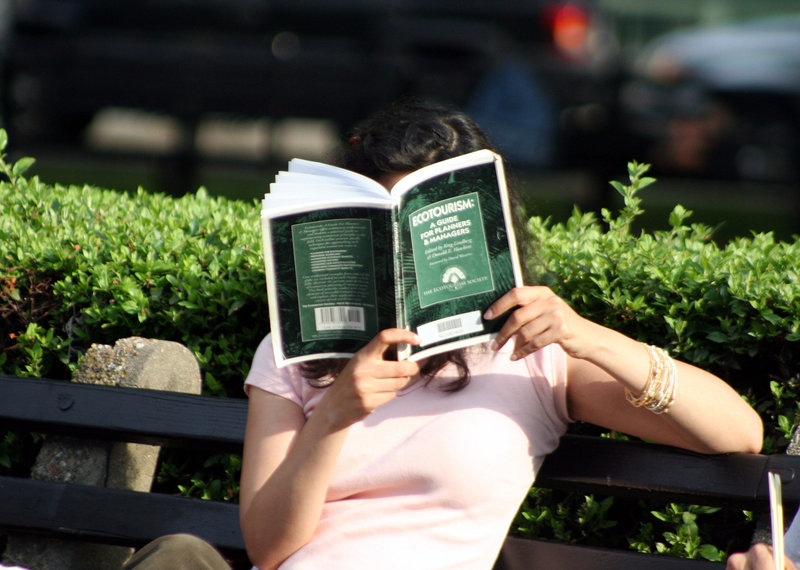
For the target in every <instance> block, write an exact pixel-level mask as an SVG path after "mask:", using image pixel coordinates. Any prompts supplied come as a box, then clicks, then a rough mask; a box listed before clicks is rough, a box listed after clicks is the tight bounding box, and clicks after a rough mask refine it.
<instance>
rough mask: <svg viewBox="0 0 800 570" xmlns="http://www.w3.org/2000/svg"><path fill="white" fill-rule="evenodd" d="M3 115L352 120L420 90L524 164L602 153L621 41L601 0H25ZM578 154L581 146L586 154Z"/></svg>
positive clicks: (21, 135)
mask: <svg viewBox="0 0 800 570" xmlns="http://www.w3.org/2000/svg"><path fill="white" fill-rule="evenodd" d="M13 6H14V9H13V11H12V12H13V14H12V21H11V26H10V32H9V37H8V41H7V44H6V46H5V49H4V52H3V61H2V65H3V82H2V97H3V109H4V110H3V115H4V122H5V124H6V126H7V128H8V129H9V130H10V131H11V141H12V143H16V144H18V145H26V144H33V143H36V142H38V143H41V142H43V141H44V142H50V143H53V144H55V143H59V144H63V143H64V142H70V141H75V140H76V137H77V136H78V135H79V134H80V132H81V130H82V129H83V128H84V127H85V126H86V125H87V124H88V122H89V121H90V120H91V119H92V117H93V116H95V114H96V113H97V112H98V111H99V110H101V109H103V108H107V107H121V108H136V109H146V110H151V111H155V112H160V113H166V114H169V115H171V116H175V117H178V118H179V119H180V120H182V121H184V122H185V123H186V124H188V125H192V124H196V122H197V121H198V120H200V119H201V118H202V117H203V116H204V115H207V114H209V113H226V114H231V115H235V116H242V117H272V118H281V117H309V118H325V119H331V120H332V121H334V122H335V123H336V124H337V125H338V126H339V127H340V128H341V129H346V128H347V127H348V126H350V125H351V124H352V123H353V122H354V121H355V120H357V119H359V118H361V117H363V116H364V114H365V113H366V112H368V111H369V110H371V109H374V108H376V107H378V106H380V105H382V104H384V103H386V102H388V101H392V100H396V99H398V98H401V97H405V96H418V97H424V98H428V99H435V100H440V101H443V102H447V103H453V104H456V105H458V106H460V107H462V108H466V109H468V110H469V111H471V112H472V113H473V114H474V115H475V116H476V117H477V118H478V119H479V121H481V122H482V123H483V124H485V125H486V127H487V129H488V130H489V131H490V132H491V134H493V135H494V138H495V139H496V140H497V142H498V146H499V147H500V148H501V150H504V151H506V152H507V153H508V154H509V155H511V158H512V159H513V160H515V161H517V162H518V163H519V164H521V165H527V166H532V167H548V166H551V165H556V164H566V163H571V162H575V161H580V160H589V159H590V157H592V156H594V154H593V152H592V149H593V148H594V147H595V146H596V144H597V140H598V139H600V138H602V136H603V133H604V131H605V130H606V129H608V128H609V126H610V125H611V120H610V115H611V114H612V112H613V111H612V110H611V106H613V105H615V103H616V85H615V84H614V81H615V80H616V73H615V62H616V59H615V55H616V51H615V45H614V41H613V37H612V36H611V35H610V33H609V32H608V29H607V28H606V27H604V22H603V19H602V17H600V15H599V13H597V12H596V10H595V9H594V8H593V7H592V5H591V4H588V3H586V2H554V1H551V0H495V1H493V2H486V1H485V0H336V1H332V0H189V1H186V0H114V1H113V2H109V1H107V0H18V1H17V2H15V3H14V4H13ZM576 157H577V158H576Z"/></svg>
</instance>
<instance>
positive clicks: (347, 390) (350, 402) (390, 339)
mask: <svg viewBox="0 0 800 570" xmlns="http://www.w3.org/2000/svg"><path fill="white" fill-rule="evenodd" d="M419 342H420V341H419V337H418V336H417V335H416V334H414V333H412V332H410V331H407V330H404V329H386V330H383V331H381V332H379V333H378V334H377V335H376V336H375V338H373V339H372V340H371V341H370V342H369V343H368V344H367V345H366V346H365V347H364V348H362V349H361V350H359V351H358V352H357V353H356V354H355V355H354V356H353V357H352V358H351V359H350V360H349V362H348V363H347V365H346V366H345V367H344V369H343V370H342V371H341V372H340V373H339V375H338V376H337V377H336V380H335V381H334V382H333V384H332V385H331V387H330V388H329V389H328V391H327V393H326V394H325V396H324V397H323V398H322V400H321V401H320V403H319V404H318V406H317V409H316V410H315V411H314V413H320V412H323V413H325V414H327V415H328V416H329V421H331V422H332V425H333V426H335V427H336V428H338V429H343V428H346V427H348V426H350V425H351V424H354V423H355V422H357V421H359V420H361V419H363V418H365V417H366V416H368V415H369V414H371V413H372V412H373V411H375V410H376V409H377V408H378V407H379V406H381V405H383V404H385V403H386V402H389V401H390V400H392V399H394V397H395V396H396V395H397V392H398V391H399V390H402V389H403V388H405V387H406V386H408V385H409V382H411V378H412V377H413V376H415V375H416V374H418V373H419V365H418V364H417V363H416V362H409V361H395V360H385V359H384V357H385V354H386V351H387V350H388V349H389V348H390V347H392V346H395V345H397V344H412V345H418V344H419Z"/></svg>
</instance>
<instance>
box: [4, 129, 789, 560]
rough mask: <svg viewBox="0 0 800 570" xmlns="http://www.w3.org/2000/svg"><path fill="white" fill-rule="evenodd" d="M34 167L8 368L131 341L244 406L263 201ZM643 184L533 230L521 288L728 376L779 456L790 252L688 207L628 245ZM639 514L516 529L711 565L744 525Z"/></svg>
mask: <svg viewBox="0 0 800 570" xmlns="http://www.w3.org/2000/svg"><path fill="white" fill-rule="evenodd" d="M0 144H1V145H2V146H0V151H2V150H3V149H5V133H3V132H2V131H0ZM31 163H32V159H21V160H20V161H18V162H17V163H16V164H9V163H7V162H6V161H5V155H4V154H3V155H2V157H1V158H0V170H2V171H3V172H4V173H5V177H6V178H7V180H6V181H4V182H0V326H1V327H2V330H1V331H0V332H1V333H2V334H1V335H0V372H2V373H6V374H14V375H22V376H40V377H49V378H57V379H65V378H68V377H69V376H70V374H71V372H72V371H73V370H74V369H75V367H76V366H77V364H78V363H79V361H80V358H81V355H82V354H83V353H84V352H85V351H86V349H87V348H88V347H89V346H90V345H91V344H92V343H104V344H113V343H114V342H115V341H116V340H117V339H119V338H122V337H127V336H132V335H138V336H144V337H150V338H161V339H168V340H174V341H178V342H181V343H183V344H185V345H186V346H188V347H189V349H190V350H192V351H193V353H194V354H195V355H196V356H197V358H198V360H199V362H200V366H201V370H202V372H203V374H204V381H205V391H206V393H208V394H212V395H217V396H233V397H240V396H241V395H242V392H241V385H242V379H243V377H244V376H245V374H246V372H247V369H248V367H249V364H250V360H251V358H252V354H253V351H254V350H255V347H256V345H257V344H258V342H259V340H260V339H261V337H262V336H263V335H264V334H265V333H266V332H267V330H268V321H267V307H266V299H265V297H266V295H265V287H264V272H263V265H262V259H261V254H260V236H259V227H258V205H257V204H256V203H255V202H250V203H246V202H238V201H232V200H227V199H224V198H215V197H210V196H209V195H208V194H207V193H206V192H205V191H204V190H202V189H201V190H198V192H197V193H196V194H193V195H188V196H185V197H182V198H171V197H166V196H163V195H159V194H151V193H148V192H146V191H144V190H141V189H140V190H139V191H138V192H136V193H134V194H125V193H121V192H115V191H111V190H104V189H99V188H93V187H88V186H85V187H77V186H70V187H64V186H60V185H48V184H43V183H41V182H40V181H39V180H38V179H37V178H35V177H26V176H25V172H26V170H27V169H28V168H29V167H30V165H31ZM645 170H646V167H644V166H641V165H637V164H635V163H633V164H631V165H630V176H631V181H630V183H626V184H627V185H623V184H621V183H615V185H616V186H617V189H618V190H619V191H620V192H621V193H622V195H623V197H624V200H625V204H626V205H625V207H624V208H623V209H622V210H621V211H620V212H618V213H615V214H612V213H610V212H603V215H602V218H603V219H600V220H598V219H597V218H596V217H594V216H593V215H590V214H582V213H581V212H579V211H575V212H574V214H573V215H572V216H571V218H570V219H569V220H568V221H567V222H565V223H553V222H551V221H550V220H543V219H540V218H531V219H530V220H529V221H528V223H527V226H526V227H525V228H522V229H521V232H520V233H521V234H522V235H523V246H524V249H525V252H526V253H525V256H526V259H527V261H528V263H527V268H526V269H527V272H528V275H529V276H531V278H532V279H535V280H536V281H537V282H540V283H545V284H547V285H549V286H550V287H552V288H553V289H554V290H556V291H557V292H558V293H559V294H561V295H562V296H564V297H565V298H566V299H567V300H568V301H569V302H570V303H571V304H572V305H573V306H574V307H575V309H576V310H577V311H579V312H580V313H582V314H583V315H585V316H587V317H589V318H591V319H593V320H595V321H597V322H601V323H603V324H605V325H608V326H610V327H613V328H617V329H619V330H621V331H623V332H625V333H627V334H629V335H631V336H634V337H636V338H639V339H640V340H643V341H647V342H651V343H654V344H658V345H661V346H664V347H665V348H667V349H669V350H670V351H671V352H672V353H674V354H675V355H677V356H679V357H680V358H683V359H686V360H689V361H692V362H695V363H697V364H698V365H700V366H703V367H706V368H709V369H711V370H713V371H715V372H717V373H719V374H721V375H722V376H723V377H725V378H726V379H728V380H729V381H730V382H731V384H732V385H733V386H735V387H736V388H737V389H738V390H739V391H740V392H741V393H742V394H743V395H744V396H745V397H747V398H748V399H749V400H750V401H751V403H753V404H754V405H755V406H756V407H757V409H758V410H759V412H760V413H761V415H762V417H763V418H764V421H765V424H766V439H765V450H766V451H780V450H782V449H783V447H785V445H786V443H787V438H788V437H789V436H790V435H791V433H792V431H793V429H794V428H795V427H796V425H797V422H798V417H800V416H799V415H798V402H799V401H800V400H799V399H798V393H800V389H799V388H798V368H800V366H798V363H799V362H800V278H799V277H798V271H797V268H798V261H799V260H800V242H798V240H797V239H795V241H794V242H791V243H785V242H776V240H775V239H774V237H773V236H772V235H771V234H757V235H753V236H752V237H749V238H738V239H736V240H734V241H732V242H730V243H728V244H725V245H718V244H716V243H715V242H714V241H713V236H712V235H711V234H712V232H711V230H710V229H709V228H708V227H705V226H702V225H699V224H689V223H688V222H687V218H688V216H689V212H686V211H684V210H683V209H682V208H681V207H680V206H678V207H676V208H675V209H674V211H673V213H672V214H671V216H670V224H671V228H672V229H670V230H669V231H660V232H641V233H634V232H633V231H632V230H631V227H632V224H633V222H634V221H635V220H636V217H637V216H638V215H639V214H640V213H641V205H640V202H641V200H640V197H639V194H638V191H639V190H640V188H642V187H644V186H646V185H647V184H648V183H649V182H652V180H651V179H647V178H645V177H644V173H645ZM266 182H267V181H265V188H266ZM656 187H657V185H656ZM575 429H576V430H591V428H589V427H586V426H576V427H575ZM25 449H26V446H25V445H24V442H22V439H21V437H20V436H19V435H18V434H7V435H6V437H5V440H4V441H3V442H0V470H3V469H5V470H7V471H8V470H11V471H14V469H15V468H16V469H17V470H19V465H20V464H21V463H24V461H25V460H26V459H25V458H26V457H28V455H27V454H26V453H25V451H24V450H25ZM238 465H239V464H238V459H237V458H235V457H231V456H214V457H211V458H205V459H203V460H200V462H199V463H198V462H197V461H196V460H195V459H193V458H189V457H178V458H173V459H172V460H170V461H167V462H165V463H164V465H162V468H161V475H160V477H161V481H162V484H163V485H164V486H166V487H170V486H172V489H174V486H175V485H178V486H179V487H180V489H181V491H182V492H184V493H186V494H194V495H200V496H205V497H209V498H225V499H231V498H233V499H235V497H236V479H237V478H238ZM636 509H638V510H637V511H635V512H637V513H641V512H643V511H642V509H644V512H645V513H646V511H652V512H653V513H654V514H653V516H652V517H651V516H649V515H648V514H645V515H641V514H639V515H637V516H633V517H632V516H631V514H630V513H631V512H634V511H632V510H631V509H630V508H629V507H628V506H621V505H620V503H619V501H617V502H615V501H613V500H610V499H604V498H602V497H597V498H596V497H572V496H568V497H564V496H558V495H556V494H553V493H548V492H544V491H541V490H534V491H532V499H531V501H529V502H527V503H526V504H525V506H524V507H523V509H522V510H521V511H520V515H519V517H518V519H517V521H516V522H515V524H514V526H513V528H512V531H513V532H514V533H515V534H519V535H523V536H540V537H551V538H554V539H558V540H568V541H577V542H589V543H592V542H603V543H606V544H608V543H610V542H614V541H618V540H622V539H621V538H619V537H624V536H627V535H629V534H630V535H632V536H633V538H632V539H631V541H630V544H631V547H633V548H637V549H640V550H659V551H664V552H669V553H672V554H676V555H682V556H692V557H696V556H706V557H709V558H714V557H717V558H719V557H720V556H722V554H721V552H720V549H721V550H728V549H730V548H731V547H735V546H743V545H742V544H732V542H731V540H732V539H731V537H732V536H734V537H737V538H740V537H742V536H745V535H748V536H747V538H749V532H750V530H751V522H750V521H749V514H748V513H744V514H743V513H722V512H718V511H717V512H713V513H712V512H709V511H708V510H706V509H704V508H701V507H693V506H680V505H667V506H664V505H659V506H653V505H644V504H641V503H637V505H636ZM747 538H745V539H744V540H746V539H747ZM712 544H713V545H714V546H711V545H712ZM744 546H746V544H745V545H744Z"/></svg>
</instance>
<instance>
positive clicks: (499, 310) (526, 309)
mask: <svg viewBox="0 0 800 570" xmlns="http://www.w3.org/2000/svg"><path fill="white" fill-rule="evenodd" d="M512 309H513V311H512V312H511V314H510V315H509V317H508V320H506V322H505V324H504V325H503V327H502V328H501V329H500V332H499V333H498V334H497V338H496V339H495V348H500V347H501V346H503V345H504V344H506V342H508V340H509V339H510V338H511V337H512V336H514V335H516V339H515V343H514V353H513V355H512V357H511V358H512V360H518V359H520V358H524V357H525V356H527V355H529V354H531V353H532V352H536V351H537V350H539V349H540V348H543V347H545V346H547V345H548V344H553V343H558V344H560V345H561V347H562V348H563V349H564V351H565V352H566V353H567V354H569V355H570V356H573V357H575V358H586V356H587V353H588V352H589V350H590V348H591V345H590V341H591V339H592V331H593V330H594V329H596V328H597V325H595V324H594V323H592V322H591V321H588V320H586V319H584V318H583V317H581V316H580V315H578V314H577V313H576V312H575V311H574V310H572V308H571V307H570V306H569V305H568V304H567V303H566V302H565V301H564V300H563V299H562V298H561V297H559V296H558V295H556V294H555V293H553V291H551V290H550V288H549V287H543V286H535V287H534V286H526V287H515V288H514V289H511V290H510V291H509V292H508V293H506V294H505V295H503V296H502V297H500V298H499V299H498V300H497V301H495V302H494V303H492V305H491V306H490V307H489V308H488V310H487V311H486V313H485V314H484V318H486V319H493V318H496V317H499V316H500V315H502V314H504V313H505V312H507V311H510V310H512Z"/></svg>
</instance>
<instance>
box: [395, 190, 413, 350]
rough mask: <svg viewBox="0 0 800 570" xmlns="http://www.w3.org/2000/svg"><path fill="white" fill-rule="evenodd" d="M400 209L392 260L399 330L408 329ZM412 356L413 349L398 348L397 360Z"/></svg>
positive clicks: (404, 345)
mask: <svg viewBox="0 0 800 570" xmlns="http://www.w3.org/2000/svg"><path fill="white" fill-rule="evenodd" d="M399 215H400V214H399V211H398V207H397V206H396V205H395V206H394V207H393V208H392V259H393V261H394V307H395V315H396V318H395V321H396V323H397V325H396V326H397V328H400V329H407V328H408V319H407V318H406V308H405V301H404V299H403V249H402V247H400V221H399V219H398V218H399ZM409 356H411V347H410V346H409V345H407V344H401V345H398V347H397V359H398V360H405V359H407V358H408V357H409Z"/></svg>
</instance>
